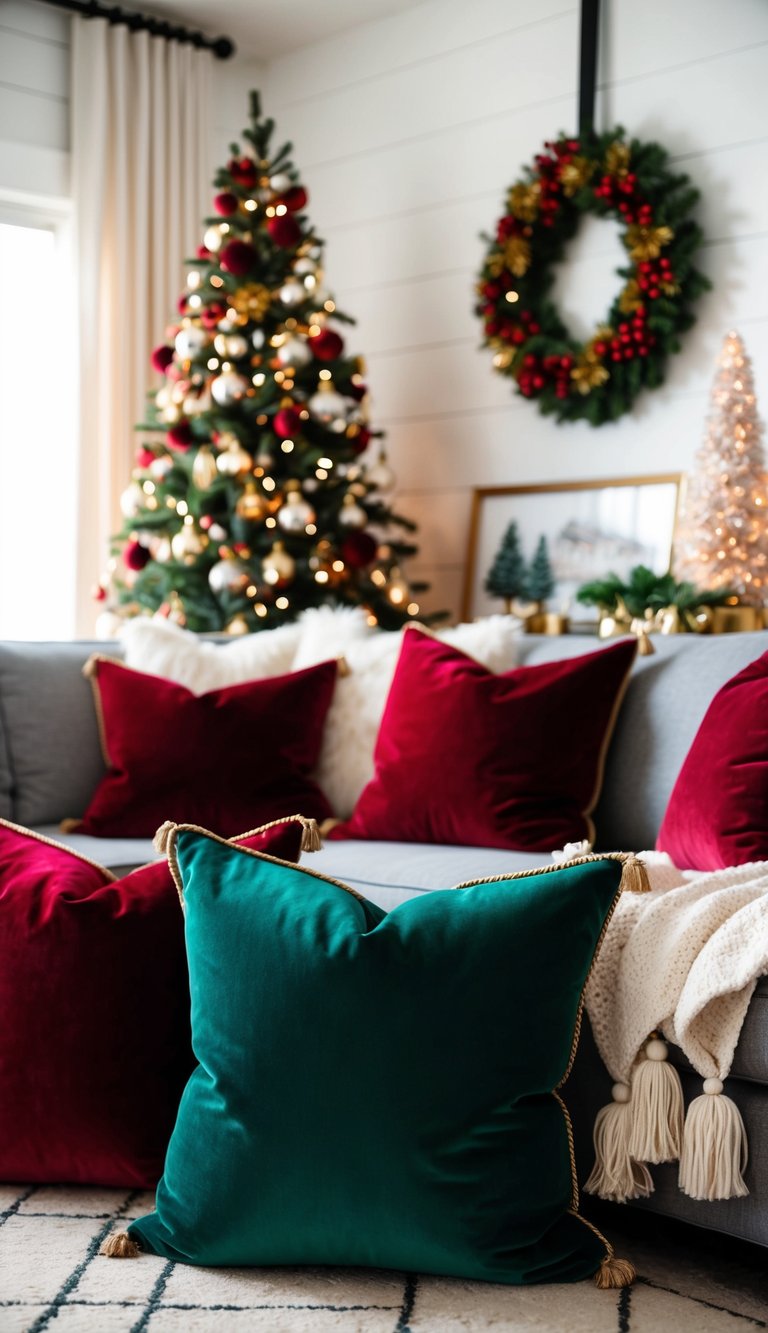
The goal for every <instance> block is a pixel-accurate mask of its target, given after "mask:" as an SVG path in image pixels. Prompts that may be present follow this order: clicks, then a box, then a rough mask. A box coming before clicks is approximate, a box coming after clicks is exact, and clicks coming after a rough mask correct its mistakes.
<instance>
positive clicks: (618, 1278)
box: [568, 1208, 637, 1291]
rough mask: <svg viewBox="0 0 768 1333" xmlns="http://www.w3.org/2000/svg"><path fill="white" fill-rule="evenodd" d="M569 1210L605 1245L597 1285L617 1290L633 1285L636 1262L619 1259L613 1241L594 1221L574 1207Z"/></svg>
mask: <svg viewBox="0 0 768 1333" xmlns="http://www.w3.org/2000/svg"><path fill="white" fill-rule="evenodd" d="M568 1211H569V1212H570V1213H571V1215H572V1216H573V1217H575V1218H577V1219H578V1221H579V1222H582V1223H583V1224H584V1226H585V1227H587V1228H588V1229H589V1230H590V1231H591V1232H592V1233H593V1235H595V1236H597V1238H598V1240H601V1241H602V1242H603V1245H604V1246H605V1250H606V1254H605V1258H604V1259H603V1262H602V1263H601V1265H600V1267H599V1268H598V1270H597V1272H596V1273H595V1286H596V1287H598V1288H599V1289H600V1290H601V1291H608V1290H616V1288H618V1287H631V1285H632V1283H633V1282H634V1280H635V1278H636V1276H637V1273H636V1271H635V1266H634V1264H631V1263H630V1262H629V1260H628V1259H617V1258H616V1253H615V1251H614V1248H613V1246H612V1245H611V1242H610V1241H609V1240H607V1239H606V1237H605V1236H604V1235H603V1233H602V1231H598V1229H597V1227H596V1226H594V1225H593V1223H592V1222H590V1221H588V1220H587V1218H586V1217H582V1216H581V1213H577V1212H576V1210H575V1209H574V1208H569V1210H568Z"/></svg>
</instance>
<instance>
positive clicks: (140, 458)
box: [136, 445, 155, 471]
mask: <svg viewBox="0 0 768 1333" xmlns="http://www.w3.org/2000/svg"><path fill="white" fill-rule="evenodd" d="M154 461H155V455H154V454H153V452H152V450H151V449H147V447H146V445H142V446H141V448H140V449H137V450H136V466H137V467H140V468H143V469H144V471H146V470H147V468H148V467H149V465H150V463H154Z"/></svg>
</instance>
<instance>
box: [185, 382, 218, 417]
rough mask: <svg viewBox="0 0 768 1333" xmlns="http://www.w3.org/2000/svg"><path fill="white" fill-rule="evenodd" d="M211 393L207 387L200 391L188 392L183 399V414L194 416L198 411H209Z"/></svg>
mask: <svg viewBox="0 0 768 1333" xmlns="http://www.w3.org/2000/svg"><path fill="white" fill-rule="evenodd" d="M210 410H211V395H210V393H209V392H208V390H207V389H204V390H203V392H202V393H189V394H187V396H186V398H185V399H184V415H185V416H186V417H194V416H196V415H197V414H198V413H199V412H210Z"/></svg>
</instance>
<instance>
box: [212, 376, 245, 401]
mask: <svg viewBox="0 0 768 1333" xmlns="http://www.w3.org/2000/svg"><path fill="white" fill-rule="evenodd" d="M247 388H248V381H247V379H245V378H244V376H242V375H238V374H237V373H236V371H234V370H225V371H223V372H222V373H221V375H217V376H216V378H215V380H211V393H212V394H213V399H214V402H216V403H218V404H219V407H231V406H232V404H233V403H237V402H239V400H240V399H241V398H242V397H243V396H244V394H245V392H246V390H247Z"/></svg>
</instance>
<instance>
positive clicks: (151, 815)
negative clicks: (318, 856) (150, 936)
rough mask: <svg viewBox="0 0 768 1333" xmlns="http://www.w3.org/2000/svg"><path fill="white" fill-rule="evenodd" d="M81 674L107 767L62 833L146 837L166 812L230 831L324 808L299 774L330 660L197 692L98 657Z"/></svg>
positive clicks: (332, 665) (310, 750) (330, 683)
mask: <svg viewBox="0 0 768 1333" xmlns="http://www.w3.org/2000/svg"><path fill="white" fill-rule="evenodd" d="M84 670H85V672H86V674H87V675H89V676H90V678H91V681H92V684H93V689H94V695H95V699H96V711H97V714H98V717H99V726H100V731H101V739H102V748H103V750H104V758H105V761H106V763H107V766H108V769H109V771H108V773H107V775H106V777H104V778H103V779H102V781H101V782H100V783H99V785H98V787H97V788H96V791H95V792H94V795H93V796H92V798H91V801H90V804H89V806H88V809H87V810H86V812H85V815H84V816H83V818H82V820H79V821H70V820H67V821H66V822H65V827H66V828H67V829H68V830H69V829H72V828H75V827H76V828H77V829H78V831H79V832H81V833H89V834H92V835H93V836H94V837H102V838H104V837H106V838H109V837H116V838H151V837H152V835H153V833H154V831H155V829H156V828H157V827H158V826H159V825H160V824H162V823H163V821H164V820H166V819H172V820H175V821H177V822H183V823H187V824H202V825H204V827H205V828H209V829H212V830H213V831H214V832H215V833H218V834H220V835H221V836H222V837H230V836H232V835H233V834H235V833H237V832H238V830H239V829H243V828H253V827H254V826H255V825H256V824H266V823H269V821H270V820H272V819H281V818H282V817H283V816H284V815H287V814H290V813H291V812H293V811H294V810H301V811H302V812H303V813H304V814H306V815H309V816H312V817H313V818H315V819H319V820H320V819H325V818H326V817H327V816H328V815H329V814H330V813H331V810H330V806H329V805H328V802H327V800H326V798H325V796H324V795H323V793H322V792H321V790H320V788H319V787H318V786H317V783H316V782H314V781H313V779H312V778H311V777H310V773H311V771H312V769H313V768H314V767H315V765H316V763H317V759H318V755H319V753H320V743H321V740H322V735H323V723H324V722H325V715H326V713H327V711H328V707H329V705H330V702H331V697H332V695H333V688H334V684H335V681H336V662H321V663H320V665H319V666H314V667H309V668H307V669H306V670H305V671H294V672H291V674H290V675H287V676H274V677H272V678H271V679H268V680H252V681H246V682H245V684H242V685H231V686H229V687H228V688H226V689H218V690H211V691H210V692H209V693H208V694H199V695H197V694H192V693H191V691H190V690H188V689H186V688H185V687H184V686H183V685H175V684H174V683H173V682H172V681H169V680H162V679H161V678H160V677H159V676H150V675H147V674H146V673H144V672H143V671H132V670H131V669H130V668H129V667H126V666H123V665H122V663H121V662H115V661H113V660H111V659H110V658H106V657H99V656H98V655H96V656H94V657H92V658H90V660H89V661H88V662H87V663H86V665H85V668H84Z"/></svg>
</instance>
